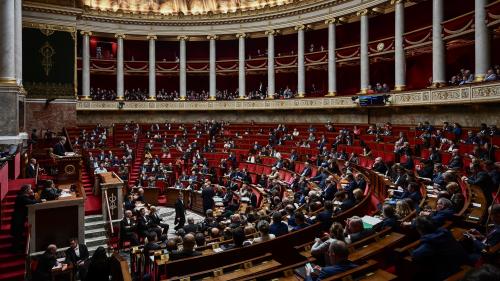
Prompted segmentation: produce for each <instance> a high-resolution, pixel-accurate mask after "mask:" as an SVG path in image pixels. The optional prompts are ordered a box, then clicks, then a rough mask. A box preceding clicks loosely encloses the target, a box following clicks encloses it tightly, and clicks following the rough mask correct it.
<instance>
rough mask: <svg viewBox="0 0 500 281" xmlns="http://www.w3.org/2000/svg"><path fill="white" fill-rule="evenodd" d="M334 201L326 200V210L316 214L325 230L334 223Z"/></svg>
mask: <svg viewBox="0 0 500 281" xmlns="http://www.w3.org/2000/svg"><path fill="white" fill-rule="evenodd" d="M332 216H333V202H332V201H325V203H324V211H322V212H320V213H319V214H318V215H317V216H316V221H318V222H320V223H321V227H322V229H324V230H327V229H329V228H330V226H331V225H332V222H333V219H332Z"/></svg>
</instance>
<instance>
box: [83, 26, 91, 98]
mask: <svg viewBox="0 0 500 281" xmlns="http://www.w3.org/2000/svg"><path fill="white" fill-rule="evenodd" d="M81 34H82V36H83V44H82V45H83V46H82V49H83V50H82V96H81V99H82V100H90V99H91V97H90V36H91V35H92V33H91V32H89V31H82V32H81Z"/></svg>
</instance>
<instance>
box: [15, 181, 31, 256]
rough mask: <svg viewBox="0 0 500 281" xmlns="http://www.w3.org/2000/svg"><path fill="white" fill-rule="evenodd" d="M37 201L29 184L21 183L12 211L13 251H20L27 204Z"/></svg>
mask: <svg viewBox="0 0 500 281" xmlns="http://www.w3.org/2000/svg"><path fill="white" fill-rule="evenodd" d="M36 203H38V201H37V200H35V197H34V196H33V190H32V189H31V185H23V186H22V187H21V190H20V191H19V192H18V193H17V197H16V202H15V204H14V213H12V221H11V235H12V236H13V237H14V244H13V245H14V248H13V251H15V252H17V251H22V250H23V247H22V246H21V245H22V244H23V241H24V238H23V236H24V235H23V233H24V223H25V221H26V217H27V216H28V208H27V206H28V205H33V204H36Z"/></svg>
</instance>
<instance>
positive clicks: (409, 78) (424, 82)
mask: <svg viewBox="0 0 500 281" xmlns="http://www.w3.org/2000/svg"><path fill="white" fill-rule="evenodd" d="M429 77H432V54H430V53H429V54H423V55H419V56H414V57H409V58H407V59H406V86H407V89H408V90H412V89H422V88H425V87H427V86H429Z"/></svg>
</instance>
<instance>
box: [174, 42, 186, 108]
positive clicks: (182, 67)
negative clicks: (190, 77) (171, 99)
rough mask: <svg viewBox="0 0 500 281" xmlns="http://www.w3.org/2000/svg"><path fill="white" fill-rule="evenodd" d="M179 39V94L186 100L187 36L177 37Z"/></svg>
mask: <svg viewBox="0 0 500 281" xmlns="http://www.w3.org/2000/svg"><path fill="white" fill-rule="evenodd" d="M177 39H178V40H179V95H180V100H186V40H188V37H187V36H179V37H177Z"/></svg>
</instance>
